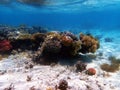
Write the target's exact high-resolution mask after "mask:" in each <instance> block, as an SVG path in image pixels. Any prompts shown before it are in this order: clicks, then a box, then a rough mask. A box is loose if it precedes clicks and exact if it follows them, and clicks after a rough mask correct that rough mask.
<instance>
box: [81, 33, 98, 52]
mask: <svg viewBox="0 0 120 90" xmlns="http://www.w3.org/2000/svg"><path fill="white" fill-rule="evenodd" d="M80 40H81V42H82V48H81V50H80V52H81V53H89V52H91V53H94V52H95V51H96V50H97V49H98V48H99V41H98V40H97V39H96V38H94V37H93V36H91V35H84V34H82V33H81V34H80Z"/></svg>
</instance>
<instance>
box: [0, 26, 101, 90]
mask: <svg viewBox="0 0 120 90" xmlns="http://www.w3.org/2000/svg"><path fill="white" fill-rule="evenodd" d="M33 31H36V32H33ZM99 46H100V45H99V41H98V40H97V39H96V38H94V37H93V36H92V35H86V34H83V33H80V35H79V37H77V36H75V35H74V34H73V33H71V32H58V31H50V32H48V31H47V30H46V29H44V28H42V27H26V26H20V27H10V26H2V25H1V26H0V54H8V55H9V54H12V53H13V52H15V51H16V52H24V51H31V52H33V53H32V55H31V58H32V61H33V62H34V63H37V64H44V65H45V64H47V65H48V64H50V63H51V62H52V63H53V62H54V61H55V62H57V60H58V59H59V58H75V57H77V56H79V53H83V54H86V53H94V52H95V51H96V50H97V49H98V48H99ZM68 62H69V61H68ZM86 66H87V64H86V63H83V62H82V61H77V63H76V65H75V67H76V71H77V72H85V74H86V75H95V74H96V70H95V69H94V68H88V69H86ZM32 67H33V65H32V64H30V65H29V66H28V67H26V68H32ZM31 78H32V77H29V76H27V79H26V80H27V81H31ZM67 88H68V82H67V81H66V80H64V79H63V80H61V81H60V82H59V85H58V86H56V90H58V89H59V90H67ZM32 90H34V89H32ZM48 90H52V89H50V88H48Z"/></svg>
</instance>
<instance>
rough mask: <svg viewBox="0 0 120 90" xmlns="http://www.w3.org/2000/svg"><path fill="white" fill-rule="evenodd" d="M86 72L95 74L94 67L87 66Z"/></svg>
mask: <svg viewBox="0 0 120 90" xmlns="http://www.w3.org/2000/svg"><path fill="white" fill-rule="evenodd" d="M86 74H88V75H95V74H96V70H95V69H94V68H88V69H87V71H86Z"/></svg>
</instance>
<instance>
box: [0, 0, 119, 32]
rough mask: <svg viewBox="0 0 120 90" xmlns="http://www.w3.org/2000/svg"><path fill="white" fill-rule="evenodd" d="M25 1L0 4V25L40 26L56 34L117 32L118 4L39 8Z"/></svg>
mask: <svg viewBox="0 0 120 90" xmlns="http://www.w3.org/2000/svg"><path fill="white" fill-rule="evenodd" d="M24 1H25V0H1V1H0V24H7V25H13V26H18V25H20V24H26V25H28V26H33V25H40V26H44V27H47V28H51V29H55V30H62V29H75V30H76V28H77V29H78V28H79V29H80V30H83V29H87V30H89V29H98V28H101V29H104V30H115V29H117V30H118V29H120V1H119V0H75V1H73V0H43V1H44V3H42V4H39V2H37V3H36V2H35V3H34V2H32V3H26V2H24ZM28 1H32V0H28ZM37 1H39V0H37Z"/></svg>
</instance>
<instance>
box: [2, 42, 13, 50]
mask: <svg viewBox="0 0 120 90" xmlns="http://www.w3.org/2000/svg"><path fill="white" fill-rule="evenodd" d="M11 48H12V45H11V44H10V41H9V40H3V41H0V52H5V51H9V50H10V49H11Z"/></svg>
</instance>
